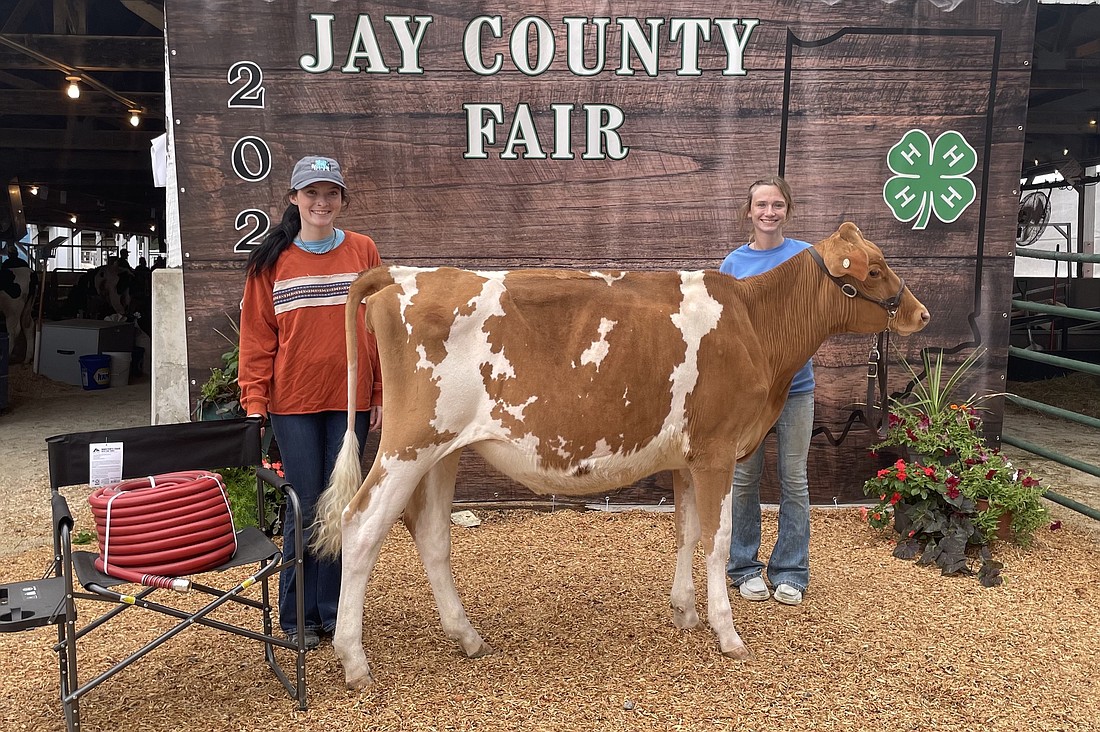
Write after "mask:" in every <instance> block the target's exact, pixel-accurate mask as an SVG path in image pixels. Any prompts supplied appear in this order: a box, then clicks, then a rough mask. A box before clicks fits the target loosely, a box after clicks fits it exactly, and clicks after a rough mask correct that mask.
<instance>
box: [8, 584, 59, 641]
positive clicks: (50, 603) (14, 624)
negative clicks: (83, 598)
mask: <svg viewBox="0 0 1100 732" xmlns="http://www.w3.org/2000/svg"><path fill="white" fill-rule="evenodd" d="M68 590H69V588H68V584H67V583H66V582H65V578H64V577H47V578H45V579H40V580H30V581H26V582H12V583H11V584H7V585H0V633H12V632H15V631H18V630H27V629H28V628H40V627H42V626H43V625H54V624H56V623H63V622H65V621H66V620H68V619H69V615H68V611H69V607H70V605H69V603H67V602H65V595H66V594H67V593H68Z"/></svg>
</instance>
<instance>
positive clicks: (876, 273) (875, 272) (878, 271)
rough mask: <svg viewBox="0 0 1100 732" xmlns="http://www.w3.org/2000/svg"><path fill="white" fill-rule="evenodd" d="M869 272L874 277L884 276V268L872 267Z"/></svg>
mask: <svg viewBox="0 0 1100 732" xmlns="http://www.w3.org/2000/svg"><path fill="white" fill-rule="evenodd" d="M867 274H868V275H870V276H871V277H872V278H878V277H882V270H881V269H872V270H871V271H870V272H868V273H867Z"/></svg>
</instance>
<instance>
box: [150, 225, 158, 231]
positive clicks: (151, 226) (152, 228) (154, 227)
mask: <svg viewBox="0 0 1100 732" xmlns="http://www.w3.org/2000/svg"><path fill="white" fill-rule="evenodd" d="M156 230H157V225H156V224H149V231H156Z"/></svg>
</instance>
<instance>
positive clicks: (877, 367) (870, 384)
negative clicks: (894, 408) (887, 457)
mask: <svg viewBox="0 0 1100 732" xmlns="http://www.w3.org/2000/svg"><path fill="white" fill-rule="evenodd" d="M889 350H890V331H889V330H883V331H879V334H878V338H877V339H876V340H875V341H873V342H872V343H871V352H870V354H868V356H867V402H866V410H867V426H868V427H869V428H870V429H871V432H872V433H874V435H875V437H877V438H878V439H879V440H885V439H886V429H887V427H888V426H889V418H888V415H889V414H890V404H889V397H888V396H887V390H888V387H887V377H888V375H889V373H888V372H889V363H890V362H889V359H888V358H887V357H886V354H887V353H888V352H889ZM876 387H877V391H878V394H877V395H876V394H875V392H876Z"/></svg>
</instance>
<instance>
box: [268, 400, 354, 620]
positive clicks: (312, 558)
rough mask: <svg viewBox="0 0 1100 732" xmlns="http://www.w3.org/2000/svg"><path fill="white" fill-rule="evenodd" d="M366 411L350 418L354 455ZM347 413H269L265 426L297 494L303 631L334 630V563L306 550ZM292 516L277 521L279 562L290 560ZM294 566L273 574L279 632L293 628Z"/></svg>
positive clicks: (337, 592) (337, 579) (295, 612)
mask: <svg viewBox="0 0 1100 732" xmlns="http://www.w3.org/2000/svg"><path fill="white" fill-rule="evenodd" d="M367 419H368V413H367V412H358V413H356V415H355V434H356V437H358V438H359V452H360V454H362V452H363V442H364V440H365V439H366V436H367V424H368V423H367ZM347 425H348V415H347V412H318V413H315V414H272V415H271V427H272V428H273V429H274V430H275V439H276V440H278V442H279V453H280V455H281V456H282V458H283V471H284V472H285V474H286V479H287V481H288V482H289V483H290V485H291V486H292V487H293V488H294V491H295V492H296V493H297V494H298V500H299V502H300V503H301V506H302V527H303V528H304V530H305V536H304V537H303V541H304V542H305V547H306V548H305V556H304V557H303V563H302V578H303V582H304V587H305V593H304V597H303V598H302V600H303V604H304V612H305V615H304V617H303V622H304V627H306V628H308V629H311V630H316V631H324V632H332V630H333V629H334V628H335V627H336V608H337V606H338V605H339V604H340V560H339V559H336V560H321V559H319V558H318V557H317V556H316V555H315V554H314V553H313V552H312V551H311V550H310V548H309V542H310V539H312V537H313V531H312V524H313V519H314V514H315V512H316V507H317V499H318V498H320V496H321V492H322V491H324V489H325V487H326V486H327V485H328V479H329V476H330V475H332V468H333V466H334V465H335V464H336V456H337V454H339V452H340V446H341V445H342V444H343V441H344V432H345V431H346V430H347ZM294 534H295V531H294V516H293V514H291V513H290V511H289V507H288V511H287V516H286V519H285V520H284V521H283V559H285V560H289V559H291V558H293V556H294ZM294 577H295V575H294V566H293V565H291V566H290V567H289V568H287V569H284V570H283V571H282V573H281V574H280V576H279V625H280V627H282V629H283V631H284V632H287V633H290V632H297V630H298V593H297V589H298V588H297V585H296V584H295V581H294Z"/></svg>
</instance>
